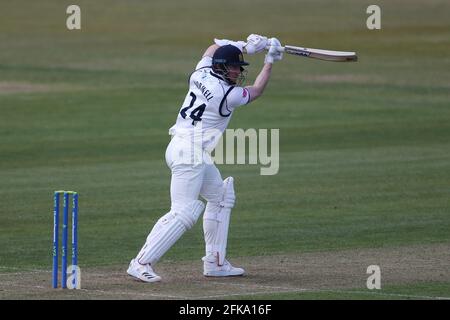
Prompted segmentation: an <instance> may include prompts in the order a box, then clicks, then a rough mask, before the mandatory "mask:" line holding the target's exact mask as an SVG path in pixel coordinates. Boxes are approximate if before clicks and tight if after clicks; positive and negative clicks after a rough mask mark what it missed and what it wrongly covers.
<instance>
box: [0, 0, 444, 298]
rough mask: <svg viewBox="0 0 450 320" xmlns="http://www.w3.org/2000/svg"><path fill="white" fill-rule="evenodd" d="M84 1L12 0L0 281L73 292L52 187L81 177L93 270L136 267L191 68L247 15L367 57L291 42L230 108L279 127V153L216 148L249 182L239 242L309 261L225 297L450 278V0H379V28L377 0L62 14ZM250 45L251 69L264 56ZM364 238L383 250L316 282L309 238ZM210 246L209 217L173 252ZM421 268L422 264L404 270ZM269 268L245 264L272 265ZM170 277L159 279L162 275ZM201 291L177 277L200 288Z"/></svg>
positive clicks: (1, 170)
mask: <svg viewBox="0 0 450 320" xmlns="http://www.w3.org/2000/svg"><path fill="white" fill-rule="evenodd" d="M69 4H72V2H70V1H66V0H64V1H56V0H53V1H50V0H40V1H34V2H29V1H23V0H19V1H6V0H0V199H1V200H0V279H1V277H3V278H4V279H6V278H8V279H9V281H6V282H5V281H4V282H3V283H2V282H1V281H0V298H2V299H8V298H14V299H16V298H17V299H33V298H46V297H47V298H55V297H56V298H62V299H65V298H73V297H74V293H67V292H63V291H60V290H58V291H57V293H56V294H55V293H53V292H52V291H51V290H50V273H49V272H50V270H51V240H52V223H53V220H52V219H53V217H52V195H53V191H54V190H59V189H70V190H76V191H78V192H79V194H80V204H79V206H80V213H79V215H80V217H79V218H80V222H79V239H80V240H79V241H80V245H79V246H80V247H79V264H80V267H81V268H82V270H83V268H85V269H87V270H96V268H100V269H102V270H104V268H106V269H108V268H111V269H114V270H119V271H123V275H124V276H125V270H126V268H127V265H128V262H129V260H130V259H131V258H132V257H134V256H135V255H136V253H137V251H138V250H139V249H140V247H141V246H142V244H143V242H144V240H145V238H146V236H147V234H148V232H149V230H150V228H151V227H152V226H153V224H154V223H155V221H156V220H157V219H158V218H159V217H160V216H161V215H162V214H163V213H165V212H167V211H168V208H169V181H170V172H169V170H168V168H167V167H166V164H165V161H164V152H165V147H166V145H167V143H168V141H169V136H168V128H169V127H170V126H171V125H172V124H173V122H174V121H175V119H176V116H177V112H178V110H179V108H180V104H181V103H182V101H183V99H184V96H185V94H186V90H187V86H186V79H187V76H188V75H189V73H190V72H191V71H192V70H193V68H194V66H195V64H196V63H197V61H198V60H199V58H200V57H201V55H202V53H203V51H204V50H205V48H206V47H208V46H209V45H210V44H212V40H213V38H214V37H218V38H229V39H236V40H237V39H245V38H246V37H247V35H248V34H250V33H259V34H264V35H268V36H277V37H278V38H279V39H280V40H281V41H282V43H287V44H292V45H299V46H307V47H312V48H324V49H334V50H342V51H356V52H357V53H358V55H359V61H358V62H357V63H331V62H324V61H318V60H312V59H306V58H300V57H295V56H288V55H285V57H284V59H283V61H281V62H279V63H277V64H276V65H275V66H274V68H273V74H272V78H271V81H270V83H269V85H268V87H267V90H266V91H265V93H264V96H263V97H261V98H260V99H258V100H257V101H255V102H254V103H252V104H251V105H249V106H248V107H245V108H242V109H241V110H239V111H237V112H236V113H235V114H234V117H233V119H232V121H231V122H230V126H229V128H243V129H247V128H256V129H259V128H267V129H271V128H278V129H280V170H279V173H278V174H277V175H275V176H261V175H260V174H259V172H260V171H259V170H260V166H257V165H221V166H219V169H220V170H221V173H222V175H223V176H224V177H226V176H229V175H231V176H234V177H235V183H236V186H235V187H236V191H237V197H238V198H237V204H236V207H235V209H234V210H233V215H232V222H231V226H230V235H229V250H228V251H229V257H230V259H231V261H233V258H234V259H237V260H238V261H242V262H249V263H250V261H251V260H252V257H255V259H268V260H267V261H268V265H267V266H266V268H267V269H266V270H270V269H271V265H272V264H273V265H274V266H276V263H275V258H273V259H274V260H272V261H271V260H270V258H271V257H279V256H280V255H282V256H283V257H287V259H289V257H300V259H299V263H298V265H294V264H293V265H292V266H291V267H292V268H293V269H289V270H288V271H289V275H290V277H284V276H283V279H284V281H285V283H289V282H290V281H291V280H294V282H293V283H295V284H296V285H295V286H294V287H290V288H289V289H292V291H291V292H286V291H282V292H276V290H269V292H268V293H264V294H262V295H259V294H258V290H255V292H251V291H246V292H243V293H242V296H238V295H236V292H235V291H234V290H233V288H232V287H231V286H230V288H229V290H228V291H227V290H225V291H224V292H223V293H222V295H221V296H217V298H244V299H253V298H256V299H407V298H411V299H415V298H417V299H422V298H450V287H449V285H450V270H449V268H448V266H449V265H450V257H449V250H448V249H449V248H450V202H449V194H450V73H449V72H448V70H450V22H449V19H448V13H449V12H450V4H449V2H448V1H444V0H442V1H441V0H431V1H427V2H423V1H416V0H415V1H396V2H392V1H379V2H378V5H380V6H381V9H382V22H381V23H382V29H381V30H373V31H371V30H368V29H367V28H366V19H367V17H368V15H367V14H366V8H367V6H368V5H370V4H372V3H371V1H365V0H364V1H357V0H349V1H325V0H321V1H301V2H299V1H288V0H282V1H277V2H273V1H268V0H261V1H254V2H251V3H250V2H248V3H247V2H244V3H243V2H241V1H237V0H231V1H227V6H226V8H223V2H217V3H215V2H209V1H207V0H194V1H185V2H170V1H160V0H158V1H138V0H131V1H127V2H124V1H104V0H101V1H87V0H83V1H81V0H80V1H77V4H78V5H80V7H81V14H82V29H81V30H79V31H68V30H67V29H66V25H65V21H66V18H67V14H66V13H65V11H66V8H67V6H68V5H69ZM246 58H248V60H249V61H250V63H251V66H250V68H249V80H248V82H249V83H251V82H252V81H253V80H254V78H255V77H256V75H257V74H258V72H259V70H260V67H261V66H262V62H263V56H262V55H259V56H250V57H246ZM411 248H419V249H417V250H416V249H414V250H412V252H413V253H412V255H413V256H415V255H416V254H417V255H420V254H422V253H421V252H418V251H420V248H427V253H428V254H429V255H427V256H426V258H425V257H424V258H423V259H419V258H418V259H415V260H414V259H413V260H411V261H413V264H412V265H405V264H402V261H403V260H402V259H403V258H404V256H403V255H404V254H405V252H410V251H409V250H411ZM433 248H434V249H433ZM367 250H377V254H379V258H380V260H376V259H375V260H374V261H372V262H371V263H368V264H367V265H366V266H365V267H364V268H361V273H360V274H358V275H356V276H357V278H358V279H359V280H361V281H355V282H352V281H350V280H349V281H347V282H346V283H342V284H341V283H334V284H333V285H330V287H327V285H326V284H323V285H321V286H320V288H319V289H318V290H316V291H314V290H310V291H302V290H303V287H302V284H303V283H304V282H306V281H308V284H309V287H308V288H313V289H314V288H315V280H317V281H318V279H319V278H320V277H321V274H320V272H319V273H309V271H308V270H311V272H312V270H313V269H311V265H306V264H305V263H304V262H302V261H303V260H302V257H303V255H308V254H312V255H314V254H317V255H318V256H320V257H326V254H328V255H330V256H334V255H335V254H339V253H340V252H352V254H351V256H352V257H354V259H353V260H352V261H355V262H356V261H359V260H358V259H357V258H356V257H358V253H364V252H366V251H367ZM397 250H398V252H399V253H398V256H395V254H392V255H389V257H396V258H398V260H396V261H391V260H389V259H386V258H383V257H386V256H384V255H383V253H384V252H387V251H389V252H390V254H391V253H392V252H394V253H395V252H397ZM203 251H204V248H203V234H202V224H201V221H199V222H198V223H197V225H196V226H195V227H194V228H193V229H192V230H190V231H189V232H188V233H186V234H185V235H184V237H183V238H182V239H181V240H180V241H179V242H177V244H176V245H175V246H174V247H173V248H172V249H171V250H170V251H169V252H168V253H167V255H166V256H164V258H163V261H162V266H161V269H162V270H164V266H167V265H165V264H164V263H168V264H170V263H177V262H178V263H182V264H188V265H189V264H191V265H192V266H196V265H198V268H199V270H200V271H198V270H191V271H190V272H197V271H198V272H200V273H201V269H200V267H201V261H200V260H199V259H200V258H201V256H202V254H203ZM322 254H323V255H322ZM410 258H411V257H410ZM239 259H241V260H239ZM383 259H384V260H383ZM411 259H412V258H411ZM369 260H370V259H368V260H367V261H369ZM264 261H266V260H264ZM380 261H381V262H383V261H384V263H386V264H388V265H390V263H392V264H395V268H394V265H392V266H393V269H390V268H387V269H384V268H383V264H382V263H381V262H380ZM322 262H323V263H324V264H333V263H336V264H339V261H333V260H327V259H324V260H323V261H322ZM341 262H342V261H341ZM369 264H380V266H381V269H382V272H383V270H387V271H386V272H387V273H382V277H383V279H386V280H383V288H382V290H377V292H373V291H369V290H367V288H366V282H365V281H366V278H367V277H368V275H366V273H365V268H366V267H367V266H368V265H369ZM321 266H322V264H320V263H319V264H318V265H317V266H316V267H317V268H319V269H320V267H321ZM445 266H446V267H445ZM244 267H246V266H245V265H244ZM340 268H341V269H342V272H345V270H346V269H345V267H344V266H343V265H340ZM297 269H298V270H304V271H303V273H298V274H296V272H294V270H297ZM422 269H424V270H425V269H426V270H427V271H428V273H426V274H427V276H426V277H425V276H424V277H419V276H418V277H414V276H411V277H409V278H408V279H403V278H400V277H397V276H396V275H398V274H400V273H402V272H410V273H412V274H414V273H415V272H417V273H420V271H421V270H422ZM250 270H251V268H250ZM254 270H255V272H254V273H253V274H252V273H250V274H249V277H248V278H247V279H244V280H242V281H246V283H247V282H250V283H252V284H254V285H255V286H257V285H258V284H260V283H262V282H263V281H262V280H261V279H260V278H258V271H257V270H258V269H257V268H255V269H254ZM390 270H396V271H397V273H395V272H394V274H392V275H390V274H389V272H390ZM119 271H118V272H119ZM316 271H317V270H316ZM33 272H35V273H36V275H37V276H36V277H37V279H38V280H39V284H36V283H33V277H32V276H31V280H30V281H31V283H27V285H29V286H30V287H29V288H28V287H27V285H24V284H23V283H18V282H19V279H16V280H17V282H15V281H14V275H15V274H19V275H20V274H21V273H23V274H27V276H28V277H29V276H30V275H32V274H33ZM39 272H41V273H42V274H40V273H39ZM86 273H88V271H86ZM163 273H164V271H163ZM331 274H332V273H331ZM266 276H267V275H266ZM271 276H272V278H273V279H265V280H267V283H270V284H272V286H273V288H275V287H276V285H275V284H276V280H277V273H273V274H272V275H271ZM16 278H19V277H17V276H16ZM199 279H201V278H199ZM38 280H36V281H38ZM272 280H273V282H272ZM233 281H234V283H235V284H236V285H239V281H241V280H239V279H233ZM168 282H169V284H167V286H169V287H170V280H169V281H168ZM128 283H131V285H130V286H131V287H128ZM209 284H211V283H209ZM39 285H40V286H41V287H39ZM82 285H83V287H86V288H87V289H86V291H83V292H81V293H76V297H77V298H81V299H83V298H85V297H90V298H92V297H94V298H102V297H104V296H101V295H100V296H98V295H97V296H89V294H90V293H89V284H88V283H84V282H83V283H82ZM187 285H188V284H187ZM142 286H144V287H145V288H146V290H147V291H151V287H149V286H145V285H144V284H142V285H140V286H139V285H136V284H134V283H132V281H131V280H127V279H126V278H125V279H124V280H123V282H121V283H120V285H118V287H119V289H122V288H126V289H127V290H128V292H129V295H127V296H125V298H133V292H134V290H135V291H136V292H139V294H143V293H142V292H145V291H143V289H142V288H141V287H142ZM196 286H197V287H198V288H200V289H201V287H202V282H201V280H198V281H197V283H196ZM30 288H34V289H33V291H34V294H35V295H32V294H30V293H29V291H28V290H29V289H30ZM96 288H97V289H99V290H105V291H106V289H105V288H103V287H102V286H101V284H99V285H98V286H97V287H96ZM159 288H160V289H158V290H160V291H162V292H163V293H164V288H165V287H164V284H163V285H162V287H159ZM169 289H170V290H169ZM169 289H168V290H169V291H170V292H172V293H173V292H175V293H176V291H174V289H173V290H172V288H169ZM111 290H112V289H111ZM192 292H193V293H192ZM192 292H191V293H192V296H189V295H188V296H186V295H180V297H184V298H186V297H193V298H196V297H203V296H200V295H196V293H195V290H193V291H192ZM36 293H37V294H38V295H36ZM117 297H120V298H124V296H113V298H117ZM143 297H144V298H149V299H152V298H155V297H154V296H145V295H144V296H143ZM171 297H173V296H164V294H162V296H157V297H156V298H169V299H170V298H171ZM212 297H215V296H212Z"/></svg>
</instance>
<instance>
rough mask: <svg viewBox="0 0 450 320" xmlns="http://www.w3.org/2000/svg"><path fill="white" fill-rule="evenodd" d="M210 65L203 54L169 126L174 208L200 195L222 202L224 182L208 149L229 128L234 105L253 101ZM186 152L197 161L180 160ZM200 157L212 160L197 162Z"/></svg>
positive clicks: (167, 156)
mask: <svg viewBox="0 0 450 320" xmlns="http://www.w3.org/2000/svg"><path fill="white" fill-rule="evenodd" d="M211 65H212V58H211V57H203V58H202V59H201V60H200V62H199V63H198V64H197V66H196V70H195V71H194V72H193V73H192V74H191V76H190V78H189V92H188V93H187V95H186V98H185V100H184V102H183V105H182V107H181V108H180V111H179V113H178V117H177V120H176V123H175V125H173V126H172V127H171V128H170V129H169V133H170V135H172V136H173V138H172V140H171V142H170V143H169V145H168V147H167V150H166V162H167V165H168V166H169V168H170V169H171V171H172V180H171V186H170V193H171V203H172V210H176V209H178V208H180V207H182V206H183V205H185V204H186V203H189V201H192V200H197V199H198V197H199V195H201V196H202V197H203V198H205V200H207V201H208V202H211V201H212V202H218V201H220V199H219V197H221V196H222V194H223V190H222V183H223V181H222V177H221V175H220V172H219V170H218V169H217V167H216V166H215V165H214V164H213V163H212V162H211V161H210V155H209V152H211V151H212V150H213V149H214V147H215V145H216V144H217V142H218V139H219V138H220V136H219V135H221V134H222V133H223V132H224V130H225V129H226V128H227V126H228V123H229V122H230V119H231V115H232V113H233V111H234V110H235V108H236V107H238V106H241V105H244V104H247V103H249V102H250V96H249V92H248V90H247V89H245V88H243V87H238V86H231V85H229V84H228V83H227V82H226V81H225V80H224V79H223V78H222V76H220V75H218V74H215V73H214V72H213V71H212V68H211ZM211 133H213V134H211ZM199 139H200V140H199ZM186 154H187V155H188V158H190V159H194V158H195V160H193V161H192V162H191V161H188V162H189V163H186V161H183V160H182V159H181V158H183V157H184V160H186ZM198 157H200V158H202V159H203V160H205V159H206V160H209V161H199V162H198V161H197V160H199V159H198ZM202 159H200V160H202Z"/></svg>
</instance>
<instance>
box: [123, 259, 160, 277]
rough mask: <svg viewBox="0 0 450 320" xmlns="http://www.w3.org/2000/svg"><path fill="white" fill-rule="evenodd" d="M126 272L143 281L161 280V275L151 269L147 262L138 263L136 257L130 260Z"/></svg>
mask: <svg viewBox="0 0 450 320" xmlns="http://www.w3.org/2000/svg"><path fill="white" fill-rule="evenodd" d="M127 273H128V274H129V275H130V276H132V277H135V278H137V279H139V280H141V281H144V282H157V281H161V277H160V276H158V275H157V274H156V273H155V272H154V271H153V269H152V267H151V266H150V265H149V264H140V263H138V262H137V261H136V259H133V260H131V262H130V266H129V267H128V270H127Z"/></svg>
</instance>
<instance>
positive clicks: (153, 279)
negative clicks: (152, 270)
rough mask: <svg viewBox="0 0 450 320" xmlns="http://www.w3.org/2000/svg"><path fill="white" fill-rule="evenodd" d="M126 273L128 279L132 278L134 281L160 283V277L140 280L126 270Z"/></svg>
mask: <svg viewBox="0 0 450 320" xmlns="http://www.w3.org/2000/svg"><path fill="white" fill-rule="evenodd" d="M127 273H128V275H129V276H130V277H133V278H134V279H135V280H137V281H140V282H146V283H151V282H159V281H161V277H160V276H156V277H153V278H151V279H147V278H145V279H142V278H140V277H139V276H138V275H135V274H133V273H132V272H130V271H128V270H127Z"/></svg>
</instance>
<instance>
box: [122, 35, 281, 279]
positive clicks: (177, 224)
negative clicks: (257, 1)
mask: <svg viewBox="0 0 450 320" xmlns="http://www.w3.org/2000/svg"><path fill="white" fill-rule="evenodd" d="M280 46H281V44H280V41H278V39H276V38H270V39H268V38H267V37H264V36H260V35H256V34H251V35H249V36H248V37H247V41H231V40H225V39H223V40H218V39H215V44H213V45H211V46H210V47H208V49H206V51H205V53H204V54H203V57H202V59H201V60H200V61H199V62H198V64H197V66H196V67H195V70H194V71H193V72H192V74H191V75H190V77H189V90H188V93H187V94H186V98H185V100H184V102H183V104H182V106H181V108H180V110H179V112H178V116H177V119H176V123H175V124H174V125H173V126H172V127H171V128H170V129H169V134H170V135H171V136H172V139H171V141H170V143H169V145H168V146H167V149H166V155H165V158H166V163H167V166H168V167H169V168H170V170H171V174H172V178H171V183H170V197H171V208H170V211H169V212H168V213H166V214H165V215H163V216H162V217H161V218H160V219H159V220H158V221H157V222H156V224H155V225H154V227H153V229H152V230H151V232H150V234H149V235H148V237H147V239H146V242H145V244H144V246H143V247H142V249H141V250H140V251H139V253H138V254H137V256H136V257H135V258H134V259H132V260H131V262H130V265H129V267H128V270H127V273H128V274H129V275H130V276H132V277H134V278H136V279H139V280H141V281H144V282H157V281H160V280H161V277H160V276H158V275H157V274H156V273H155V272H154V270H153V267H154V266H155V264H156V263H157V262H158V261H159V260H160V259H161V257H162V256H163V255H164V254H165V253H166V252H167V251H168V250H169V249H170V248H171V247H172V246H173V245H174V243H175V242H176V241H177V240H178V239H179V238H180V237H181V236H182V235H183V234H184V233H185V232H186V231H187V230H189V229H191V228H192V227H193V226H194V224H195V223H196V222H197V220H198V219H199V217H200V215H201V214H202V213H203V212H204V213H203V232H204V238H205V245H206V247H205V256H204V257H203V258H202V260H203V274H204V275H205V276H207V277H227V276H241V275H243V274H244V272H245V271H244V269H242V268H237V267H234V266H232V265H231V263H230V262H229V261H228V260H227V259H226V247H227V237H228V226H229V223H230V215H231V209H232V208H233V206H234V203H235V198H236V196H235V192H234V187H233V178H232V177H228V178H226V179H225V180H223V179H222V176H221V174H220V172H219V170H218V169H217V167H216V166H215V164H214V163H213V162H212V161H211V155H210V152H211V151H212V150H213V149H214V147H215V145H216V144H217V142H218V138H220V137H217V135H211V134H210V132H219V135H221V134H222V133H223V132H224V130H225V129H226V128H227V126H228V123H229V122H230V119H231V115H232V114H233V112H234V111H235V109H236V108H237V107H239V106H242V105H246V104H248V103H250V102H252V101H254V100H255V99H257V98H258V97H259V96H261V95H262V93H263V92H264V89H265V87H266V85H267V83H268V81H269V78H270V74H271V71H272V64H273V63H274V62H275V61H278V60H281V59H282V57H283V56H282V53H281V52H280V51H279V50H277V48H278V47H280ZM266 47H269V50H268V52H267V53H266V55H265V59H264V65H263V67H262V69H261V71H260V73H259V75H258V76H257V78H256V80H255V82H254V83H253V84H252V85H250V86H245V87H243V86H242V83H243V80H244V79H245V73H246V70H245V69H244V67H245V66H247V65H249V64H248V63H247V62H245V61H244V58H243V53H245V54H256V53H259V52H262V51H264V50H265V49H266ZM199 137H200V138H199ZM186 160H188V161H186ZM200 196H201V197H202V198H203V199H204V200H206V206H205V205H204V203H203V202H202V201H200V200H199V197H200Z"/></svg>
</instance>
